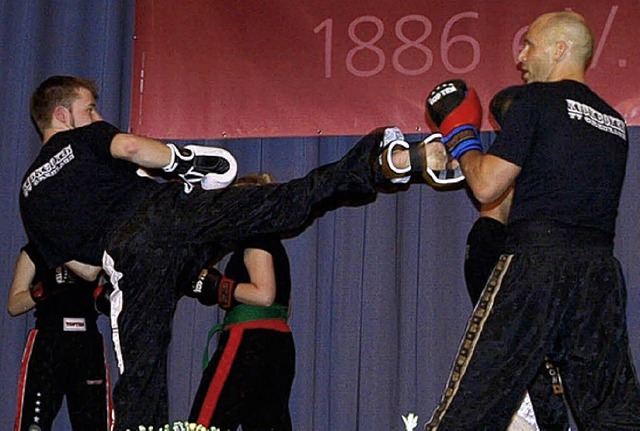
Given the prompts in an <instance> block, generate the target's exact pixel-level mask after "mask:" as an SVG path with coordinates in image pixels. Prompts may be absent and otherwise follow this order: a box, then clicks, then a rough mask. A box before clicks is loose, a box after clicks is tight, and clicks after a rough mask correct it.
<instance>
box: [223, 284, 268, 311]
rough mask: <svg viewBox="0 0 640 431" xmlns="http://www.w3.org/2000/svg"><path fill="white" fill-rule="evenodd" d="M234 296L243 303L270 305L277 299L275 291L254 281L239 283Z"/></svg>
mask: <svg viewBox="0 0 640 431" xmlns="http://www.w3.org/2000/svg"><path fill="white" fill-rule="evenodd" d="M233 296H234V298H235V299H236V301H238V302H241V303H243V304H248V305H257V306H260V307H269V306H270V305H272V304H273V301H274V300H275V291H271V290H269V289H261V288H259V287H258V286H256V285H255V284H253V283H238V285H237V286H236V289H235V291H234V295H233Z"/></svg>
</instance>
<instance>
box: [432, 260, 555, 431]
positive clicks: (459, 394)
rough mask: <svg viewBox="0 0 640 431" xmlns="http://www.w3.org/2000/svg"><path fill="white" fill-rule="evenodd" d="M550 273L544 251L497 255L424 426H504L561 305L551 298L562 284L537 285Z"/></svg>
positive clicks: (475, 430)
mask: <svg viewBox="0 0 640 431" xmlns="http://www.w3.org/2000/svg"><path fill="white" fill-rule="evenodd" d="M549 261H551V262H549ZM549 266H551V268H549V269H547V270H545V267H549ZM553 279H554V268H553V259H551V258H549V257H547V256H542V257H540V256H531V255H528V254H524V253H523V254H519V255H516V256H514V255H503V256H501V258H500V260H499V262H498V264H497V265H496V268H495V269H494V272H493V274H492V276H491V279H490V280H489V282H488V283H487V287H486V288H485V290H484V292H483V294H482V296H481V298H480V300H479V303H478V305H477V306H476V308H475V309H474V312H473V315H472V317H471V319H470V321H469V323H468V326H467V330H466V332H465V334H464V336H463V340H462V342H461V346H460V349H459V351H458V356H457V357H456V359H455V361H454V367H453V370H452V372H451V375H450V378H449V382H448V384H447V387H446V389H445V393H444V395H443V398H442V400H441V402H440V405H439V406H438V408H437V409H436V411H435V413H434V414H433V417H432V418H431V420H430V422H429V423H428V424H427V426H426V429H427V430H457V431H460V430H469V431H482V430H487V431H489V430H491V431H493V430H499V429H506V427H507V425H508V423H509V421H510V420H511V417H512V416H513V414H514V413H515V411H516V410H517V408H518V405H519V403H520V401H521V397H522V394H523V393H524V392H525V390H526V386H527V384H528V383H529V382H530V381H531V380H533V378H534V377H535V375H536V373H537V372H538V370H539V367H540V366H541V365H542V363H543V360H544V357H545V355H546V353H547V351H548V350H549V348H550V346H549V343H548V342H547V340H548V339H549V338H550V336H551V333H552V331H553V328H554V327H555V326H556V325H557V321H556V319H555V318H554V316H555V312H556V311H557V310H556V308H557V306H556V304H562V303H563V301H562V298H559V299H558V298H554V296H555V295H557V293H558V291H562V289H561V288H558V289H557V290H554V289H552V288H549V289H540V288H539V287H540V286H547V285H549V280H553ZM543 281H546V283H543Z"/></svg>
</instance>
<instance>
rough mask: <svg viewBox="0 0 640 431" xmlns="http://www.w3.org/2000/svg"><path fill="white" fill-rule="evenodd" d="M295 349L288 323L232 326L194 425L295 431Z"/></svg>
mask: <svg viewBox="0 0 640 431" xmlns="http://www.w3.org/2000/svg"><path fill="white" fill-rule="evenodd" d="M294 373H295V348H294V344H293V336H292V335H291V330H290V329H289V327H288V325H287V324H286V322H285V321H284V320H278V319H267V320H261V321H250V322H244V323H238V324H234V325H231V326H230V327H229V328H227V329H226V330H225V331H224V332H223V333H222V335H221V336H220V341H219V343H218V347H217V349H216V351H215V353H214V355H213V358H212V361H211V362H210V363H209V365H208V366H207V368H206V369H205V370H204V372H203V374H202V379H201V380H200V385H199V387H198V391H197V393H196V396H195V399H194V402H193V406H192V408H191V414H190V416H189V422H192V423H197V424H199V425H202V426H205V427H207V428H209V427H211V426H215V427H217V428H218V429H220V430H222V431H235V430H236V429H237V428H238V426H240V425H242V429H243V430H245V431H290V430H291V429H292V426H291V416H290V414H289V395H290V393H291V385H292V384H293V377H294Z"/></svg>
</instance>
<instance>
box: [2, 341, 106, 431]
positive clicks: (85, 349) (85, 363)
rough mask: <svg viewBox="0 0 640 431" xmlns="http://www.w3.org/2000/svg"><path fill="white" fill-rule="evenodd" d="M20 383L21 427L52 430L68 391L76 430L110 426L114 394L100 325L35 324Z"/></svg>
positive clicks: (24, 430) (18, 424) (18, 414)
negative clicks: (77, 328)
mask: <svg viewBox="0 0 640 431" xmlns="http://www.w3.org/2000/svg"><path fill="white" fill-rule="evenodd" d="M18 387H19V391H18V409H17V412H16V419H15V428H14V430H16V431H18V430H19V431H30V430H33V429H38V430H44V431H46V430H50V429H51V424H52V423H53V420H54V419H55V417H56V416H57V414H58V412H59V411H60V407H61V406H62V401H63V399H64V397H65V396H66V398H67V407H68V411H69V419H70V422H71V426H72V429H73V430H74V431H101V430H102V431H107V430H109V429H110V425H111V417H110V413H111V412H110V407H111V402H110V401H111V394H110V387H109V381H108V376H107V373H106V371H105V359H104V343H103V340H102V336H101V335H100V333H99V332H98V331H97V330H93V331H87V332H63V331H61V330H50V329H32V330H31V332H30V333H29V338H28V340H27V345H26V346H25V349H24V355H23V358H22V367H21V372H20V381H19V385H18ZM35 426H37V428H36V427H35Z"/></svg>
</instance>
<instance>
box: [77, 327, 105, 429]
mask: <svg viewBox="0 0 640 431" xmlns="http://www.w3.org/2000/svg"><path fill="white" fill-rule="evenodd" d="M68 335H69V337H68V338H69V339H70V340H69V345H68V357H69V362H68V368H67V372H68V374H67V375H68V380H69V385H68V386H69V389H68V391H67V394H66V395H67V406H68V410H69V418H70V420H71V425H72V427H73V430H74V431H82V430H87V431H109V430H110V429H111V428H110V426H111V393H110V391H111V387H110V383H109V380H108V374H107V371H106V368H105V359H104V343H103V340H102V335H101V334H100V333H99V332H87V333H81V334H77V333H72V334H68Z"/></svg>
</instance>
